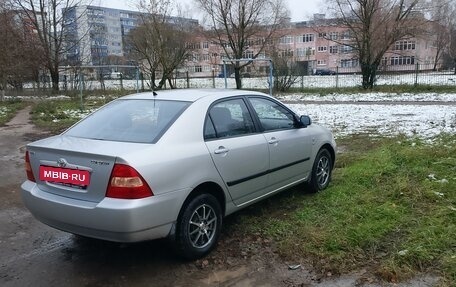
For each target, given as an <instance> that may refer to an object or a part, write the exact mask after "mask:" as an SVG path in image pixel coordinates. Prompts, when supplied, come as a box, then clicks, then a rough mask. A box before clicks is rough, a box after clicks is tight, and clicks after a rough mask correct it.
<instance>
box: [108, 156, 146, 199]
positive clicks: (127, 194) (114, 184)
mask: <svg viewBox="0 0 456 287" xmlns="http://www.w3.org/2000/svg"><path fill="white" fill-rule="evenodd" d="M152 195H154V194H153V193H152V189H150V187H149V185H148V184H147V182H146V181H145V180H144V178H143V177H142V176H141V175H140V174H139V173H138V172H137V171H136V170H135V169H134V168H132V167H131V166H129V165H125V164H115V165H114V167H113V169H112V173H111V177H110V178H109V184H108V189H107V190H106V197H113V198H123V199H138V198H144V197H148V196H152Z"/></svg>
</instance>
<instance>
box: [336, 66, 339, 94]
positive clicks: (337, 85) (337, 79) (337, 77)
mask: <svg viewBox="0 0 456 287" xmlns="http://www.w3.org/2000/svg"><path fill="white" fill-rule="evenodd" d="M337 88H339V66H336V89H337Z"/></svg>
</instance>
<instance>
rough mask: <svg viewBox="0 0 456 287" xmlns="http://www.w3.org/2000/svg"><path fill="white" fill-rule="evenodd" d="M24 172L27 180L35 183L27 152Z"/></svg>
mask: <svg viewBox="0 0 456 287" xmlns="http://www.w3.org/2000/svg"><path fill="white" fill-rule="evenodd" d="M25 172H26V173H27V179H28V180H30V181H33V182H36V180H35V176H34V175H33V171H32V166H31V165H30V156H29V152H28V151H26V152H25Z"/></svg>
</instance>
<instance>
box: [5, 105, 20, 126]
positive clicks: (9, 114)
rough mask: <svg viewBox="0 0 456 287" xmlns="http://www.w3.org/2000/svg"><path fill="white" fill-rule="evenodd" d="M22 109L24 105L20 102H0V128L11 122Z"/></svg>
mask: <svg viewBox="0 0 456 287" xmlns="http://www.w3.org/2000/svg"><path fill="white" fill-rule="evenodd" d="M23 107H24V104H23V103H22V102H20V101H3V102H0V126H2V125H4V124H5V123H7V122H8V121H9V120H11V119H12V118H13V117H14V116H15V115H16V112H17V111H18V110H19V109H21V108H23Z"/></svg>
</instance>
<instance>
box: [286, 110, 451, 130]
mask: <svg viewBox="0 0 456 287" xmlns="http://www.w3.org/2000/svg"><path fill="white" fill-rule="evenodd" d="M287 106H289V107H290V108H291V109H293V110H294V111H295V112H297V114H301V115H309V116H310V117H311V118H312V121H313V122H315V123H318V124H320V125H322V126H325V127H327V128H329V129H331V130H332V131H333V133H334V134H335V136H336V137H340V136H346V135H351V134H357V133H372V134H380V135H384V136H394V135H399V134H403V135H406V136H409V137H413V136H416V137H419V138H423V139H431V138H433V137H435V136H437V135H439V134H441V133H455V132H456V106H453V105H379V104H376V105H367V104H366V105H359V104H343V105H341V104H324V105H317V104H288V105H287Z"/></svg>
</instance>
